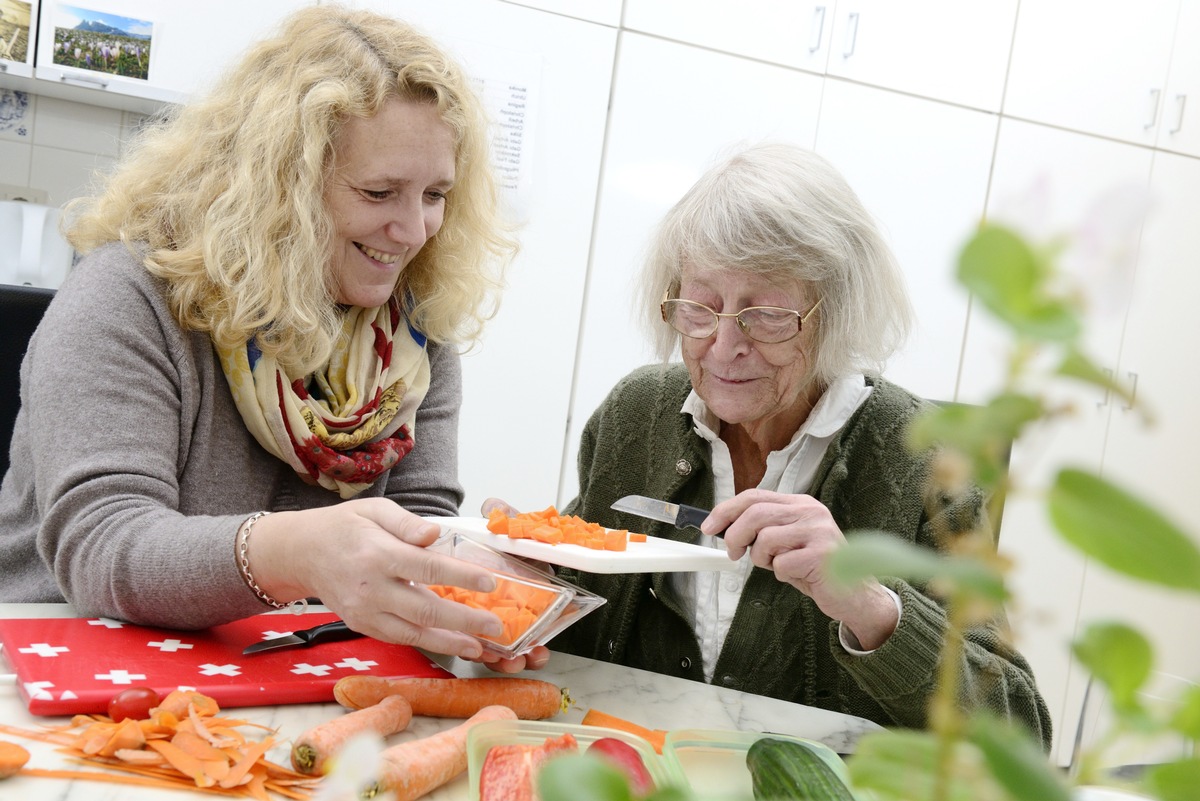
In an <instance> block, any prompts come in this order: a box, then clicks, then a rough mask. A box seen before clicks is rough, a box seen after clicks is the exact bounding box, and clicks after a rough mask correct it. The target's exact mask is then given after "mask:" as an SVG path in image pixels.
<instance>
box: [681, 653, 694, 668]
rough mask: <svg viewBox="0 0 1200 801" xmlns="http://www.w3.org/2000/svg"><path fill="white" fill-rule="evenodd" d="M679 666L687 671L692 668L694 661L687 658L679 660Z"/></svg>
mask: <svg viewBox="0 0 1200 801" xmlns="http://www.w3.org/2000/svg"><path fill="white" fill-rule="evenodd" d="M679 666H680V667H681V668H683V669H684V670H687V669H688V668H690V667H691V666H692V660H690V659H688V658H687V657H686V656H685V657H684V658H683V659H680V660H679Z"/></svg>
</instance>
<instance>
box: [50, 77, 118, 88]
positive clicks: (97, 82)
mask: <svg viewBox="0 0 1200 801" xmlns="http://www.w3.org/2000/svg"><path fill="white" fill-rule="evenodd" d="M58 79H59V80H60V81H62V82H63V83H70V82H72V81H73V82H76V83H84V84H88V85H89V86H99V87H100V88H101V89H107V88H108V81H106V80H103V79H101V78H93V77H91V76H89V75H60V76H59V77H58Z"/></svg>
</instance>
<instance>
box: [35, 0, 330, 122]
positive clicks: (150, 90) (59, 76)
mask: <svg viewBox="0 0 1200 801" xmlns="http://www.w3.org/2000/svg"><path fill="white" fill-rule="evenodd" d="M312 2H313V0H256V2H254V3H237V4H234V3H228V4H216V5H214V4H212V3H156V2H153V1H152V0H106V2H105V3H104V4H103V6H104V11H103V13H98V12H94V11H91V10H90V8H91V7H90V6H85V8H88V9H89V11H88V15H87V17H86V18H81V17H80V16H79V15H78V9H77V8H76V7H75V5H74V4H72V3H67V2H62V1H61V0H44V2H43V3H42V7H41V13H40V15H39V23H38V25H39V28H38V30H39V35H38V46H37V64H36V67H35V75H36V77H37V78H38V79H41V80H45V81H46V82H48V83H52V84H53V83H58V84H65V85H69V86H76V87H83V88H85V89H91V90H94V91H96V92H107V93H109V94H111V95H115V96H127V97H135V98H142V99H146V100H149V101H155V102H165V103H182V102H185V101H187V99H188V98H189V97H190V96H191V95H192V94H193V93H195V92H197V91H200V90H203V89H204V88H205V87H206V86H207V85H208V84H209V82H210V81H212V80H213V79H214V78H216V77H217V75H219V74H220V72H221V70H223V69H224V68H226V67H227V66H228V65H229V64H230V63H231V62H232V61H233V60H234V59H236V58H238V57H239V56H240V55H241V53H242V51H243V50H244V49H245V48H246V47H247V46H249V45H250V44H251V43H253V42H255V41H257V40H258V39H260V38H262V37H263V36H264V35H266V34H268V33H269V32H270V31H271V30H272V29H273V28H274V27H275V26H276V25H277V24H278V23H279V21H280V20H281V19H282V18H283V17H284V16H286V15H287V14H288V13H289V12H291V11H293V10H295V9H297V8H300V7H302V6H305V5H309V4H311V3H312ZM80 25H88V26H89V27H90V28H91V29H92V31H90V32H89V31H84V30H82V29H80ZM102 27H107V28H109V29H112V30H115V31H119V32H120V33H117V34H113V33H112V32H111V31H108V32H97V31H96V30H95V29H97V28H102ZM118 45H119V46H120V47H121V52H122V54H123V57H124V59H125V62H124V63H126V64H128V63H130V62H129V54H130V52H131V48H132V49H133V51H134V52H136V56H135V57H134V59H135V60H136V61H137V63H138V64H139V65H141V66H144V68H145V77H144V78H141V77H130V76H129V75H128V73H127V74H117V73H116V72H113V71H110V70H115V69H117V67H116V66H115V65H116V64H117V60H118V59H119V58H121V57H122V56H117V55H108V56H106V48H107V52H108V53H115V52H116V51H115V49H114V48H115V47H116V46H118ZM89 64H90V67H89V66H88V65H89ZM76 65H79V66H76ZM121 69H124V67H122V68H121ZM100 97H101V98H102V97H103V96H100ZM84 102H95V103H97V104H99V105H105V104H107V103H106V101H105V100H103V99H92V100H85V101H84Z"/></svg>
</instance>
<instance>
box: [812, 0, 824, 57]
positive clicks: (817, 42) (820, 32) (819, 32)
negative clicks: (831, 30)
mask: <svg viewBox="0 0 1200 801" xmlns="http://www.w3.org/2000/svg"><path fill="white" fill-rule="evenodd" d="M824 34H825V6H814V7H813V18H812V28H811V29H810V31H809V34H808V52H810V53H815V52H817V51H818V50H820V49H821V37H822V36H824Z"/></svg>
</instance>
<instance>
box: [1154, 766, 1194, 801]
mask: <svg viewBox="0 0 1200 801" xmlns="http://www.w3.org/2000/svg"><path fill="white" fill-rule="evenodd" d="M1144 783H1145V785H1146V787H1147V788H1148V789H1149V790H1150V791H1151V792H1153V793H1154V796H1155V797H1156V798H1158V799H1160V801H1196V788H1198V787H1200V759H1182V760H1179V761H1178V762H1167V763H1166V764H1163V765H1155V766H1154V767H1152V768H1150V769H1149V770H1148V771H1147V772H1146V776H1145V779H1144Z"/></svg>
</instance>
